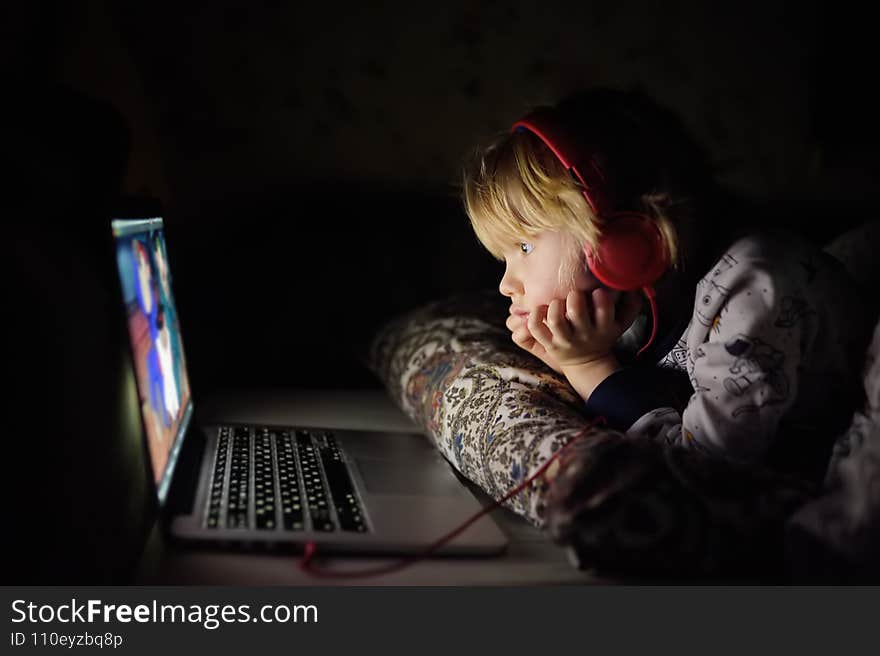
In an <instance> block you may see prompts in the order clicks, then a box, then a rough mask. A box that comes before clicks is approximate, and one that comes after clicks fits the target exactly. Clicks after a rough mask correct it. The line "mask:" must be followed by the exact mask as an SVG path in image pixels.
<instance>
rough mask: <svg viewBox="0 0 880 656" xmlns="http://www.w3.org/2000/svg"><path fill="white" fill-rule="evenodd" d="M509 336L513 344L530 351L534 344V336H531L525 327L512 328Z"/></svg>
mask: <svg viewBox="0 0 880 656" xmlns="http://www.w3.org/2000/svg"><path fill="white" fill-rule="evenodd" d="M510 337H511V339H512V340H513V343H514V344H516V345H517V346H519V347H520V348H524V349H525V350H527V351H530V350H531V349H532V347H533V346H534V345H535V338H534V337H532V335H531V333H530V332H529V330H528V328H525V327H523V328H518V329H517V330H514V331H513V333H512V334H511V336H510Z"/></svg>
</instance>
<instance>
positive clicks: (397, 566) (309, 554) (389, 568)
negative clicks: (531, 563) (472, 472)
mask: <svg viewBox="0 0 880 656" xmlns="http://www.w3.org/2000/svg"><path fill="white" fill-rule="evenodd" d="M596 424H601V425H604V424H605V419H604V418H603V417H600V418H598V419H597V420H595V421H594V422H593V423H592V424H590V425H589V426H587V427H586V428H584V429H583V430H582V431H581V432H580V433H578V434H577V435H575V436H574V437H573V438H572V440H571V441H570V442H568V443H567V444H565V445H564V446H563V447H562V448H561V449H559V451H557V452H556V453H555V454H553V456H552V457H551V458H550V459H549V460H548V461H547V462H545V463H544V464H543V465H541V467H540V468H539V469H538V471H536V472H535V473H534V474H532V475H531V476H530V477H529V478H528V479H526V480H525V481H523V482H522V483H520V484H519V485H517V486H516V487H515V488H514V489H513V490H511V491H510V492H508V493H507V494H506V495H504V497H502V498H501V499H498V500H497V501H495V502H494V503H492V504H491V505H489V506H488V507H486V508H483V509H482V510H481V511H480V512H478V513H476V514H475V515H473V516H472V517H471V518H470V519H467V520H466V521H465V522H464V523H462V524H461V526H459V527H457V528H455V529H453V530H452V531H450V532H449V533H447V534H446V535H444V536H442V537H440V538H439V539H438V540H436V541H435V542H433V543H431V544H430V545H428V546H427V547H426V548H425V549H424V550H423V551H421V552H419V553H416V554H413V555H412V556H406V557H405V558H402V559H401V560H400V561H399V562H396V563H391V564H390V565H384V566H382V567H375V568H373V569H365V570H361V571H354V572H333V571H329V570H320V569H315V566H314V563H313V560H314V558H315V556H316V554H317V552H318V545H316V544H315V543H314V542H313V541H309V542H307V543H306V548H305V552H304V553H303V556H302V559H301V560H300V562H299V567H300V569H301V570H302V571H304V572H306V573H307V574H311V575H312V576H315V577H318V578H327V579H347V578H367V577H370V576H381V575H383V574H390V573H391V572H395V571H398V570H401V569H404V568H405V567H409V566H410V565H413V564H415V563H416V562H418V561H419V560H423V559H425V558H427V557H428V556H429V555H431V554H432V553H433V552H434V551H436V550H437V549H439V548H440V547H442V546H443V545H444V544H446V543H447V542H449V541H450V540H452V539H454V538H455V537H456V536H458V535H459V534H461V533H462V532H464V531H465V530H466V529H467V528H468V527H469V526H470V525H471V524H473V523H474V522H476V521H477V520H478V519H480V518H481V517H483V516H484V515H486V514H488V513H490V512H492V511H493V510H495V509H496V508H498V507H499V506H500V505H501V504H502V503H504V502H505V501H507V500H508V499H510V498H511V497H513V496H514V495H516V494H519V493H520V492H521V491H522V490H524V489H525V488H526V486H528V485H529V484H530V483H531V482H532V481H534V480H535V479H536V478H538V476H540V475H541V474H543V473H544V472H545V471H546V470H547V468H548V467H549V466H550V465H551V464H552V463H553V462H554V461H555V460H557V459H558V458H559V457H560V456H561V455H562V454H563V453H565V451H566V450H567V449H568V448H569V447H570V446H571V445H572V444H574V443H575V442H577V441H578V440H580V439H582V438H583V437H585V435H586V433H587V431H588V430H590V429H591V428H593V427H594V426H595V425H596Z"/></svg>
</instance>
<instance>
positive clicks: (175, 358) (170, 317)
mask: <svg viewBox="0 0 880 656" xmlns="http://www.w3.org/2000/svg"><path fill="white" fill-rule="evenodd" d="M150 243H151V253H152V256H153V263H154V265H155V270H156V271H157V272H158V276H157V278H158V283H159V285H158V291H159V303H160V305H161V307H162V309H163V311H164V313H165V321H164V325H165V330H167V331H168V342H169V344H170V349H171V350H170V358H171V360H170V363H171V364H170V367H169V368H168V369H163V375H166V373H165V372H166V371H170V372H171V374H170V375H172V376H173V377H174V380H173V381H172V382H173V384H174V388H175V389H176V390H177V402H176V403H175V404H174V405H175V407H178V408H179V407H180V405H181V403H182V398H183V395H184V391H185V390H184V385H185V383H186V378H185V376H184V371H185V369H184V361H183V348H181V341H180V332H179V330H178V323H177V311H176V309H175V305H174V298H173V297H172V294H171V271H170V269H169V267H168V255H167V253H166V251H165V240H164V239H163V238H162V233H161V232H158V231H157V232H154V233H152V235H151V236H150ZM175 416H176V415H175Z"/></svg>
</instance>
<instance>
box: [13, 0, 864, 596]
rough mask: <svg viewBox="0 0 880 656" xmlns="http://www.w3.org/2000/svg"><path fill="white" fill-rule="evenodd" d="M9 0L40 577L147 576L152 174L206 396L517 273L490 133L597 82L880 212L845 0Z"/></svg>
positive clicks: (23, 339)
mask: <svg viewBox="0 0 880 656" xmlns="http://www.w3.org/2000/svg"><path fill="white" fill-rule="evenodd" d="M3 14H4V15H3V16H2V19H3V20H2V24H3V27H2V29H3V30H4V34H3V38H2V41H0V42H2V46H0V47H2V49H3V50H2V52H0V59H2V62H3V67H4V76H3V83H2V87H3V89H4V93H3V96H4V101H3V102H4V104H5V105H6V109H7V110H8V118H7V119H5V120H4V121H3V124H4V132H5V144H6V148H5V149H4V152H5V154H6V157H7V165H8V166H7V170H8V171H9V173H7V177H6V191H5V193H4V196H5V197H6V198H7V199H8V200H10V201H11V207H12V209H11V211H9V212H8V214H7V216H6V220H7V223H8V224H9V225H10V226H11V228H12V230H13V240H12V242H11V243H12V249H11V254H12V255H13V258H12V262H13V266H14V269H13V272H12V274H11V275H12V278H11V279H12V280H13V281H14V283H15V284H14V285H13V287H14V292H13V295H12V298H11V301H10V302H9V304H8V306H7V308H8V309H7V313H5V316H6V317H7V325H9V326H10V327H11V328H12V333H13V338H12V339H10V340H9V342H8V346H9V351H10V353H9V355H10V357H9V359H8V361H7V362H8V371H9V372H11V375H12V377H13V378H14V380H15V381H16V382H15V384H14V388H15V391H16V393H15V394H14V396H13V397H12V401H11V403H10V416H12V418H13V421H12V422H11V426H12V430H13V433H14V435H15V436H16V437H15V440H14V442H13V444H12V451H11V456H10V462H13V463H15V462H16V459H19V460H22V461H23V464H21V465H18V464H14V465H13V467H14V470H15V472H14V473H15V474H16V475H15V476H13V477H12V480H13V482H14V486H15V488H14V489H15V490H18V491H19V492H21V491H24V492H26V493H27V495H30V496H29V497H27V498H29V499H31V501H32V503H31V504H29V505H28V509H27V510H22V511H17V510H14V512H13V516H14V519H15V522H13V526H17V524H16V522H20V526H21V527H22V528H21V530H16V531H11V532H10V533H8V534H7V535H10V536H16V537H13V538H12V539H13V541H14V546H15V547H16V549H14V551H16V553H17V554H18V558H19V560H17V561H16V560H13V561H11V562H12V563H13V565H14V566H13V568H12V578H13V579H14V581H18V582H24V583H37V582H57V583H61V582H95V583H100V582H119V581H125V580H126V576H127V573H128V571H129V568H130V566H131V563H132V561H133V558H135V557H136V555H137V548H138V545H139V544H140V541H141V539H142V531H143V526H142V525H141V524H139V523H137V522H134V524H136V525H133V523H132V522H131V520H130V518H131V517H132V516H137V515H138V514H139V513H140V512H141V510H142V508H143V506H144V504H148V501H145V499H146V498H148V495H146V492H145V490H146V488H145V483H144V482H143V480H142V478H143V477H142V476H140V474H141V468H142V466H143V462H142V455H141V454H140V453H139V451H138V448H139V444H138V438H137V437H136V436H135V435H136V431H137V429H136V425H135V426H132V425H131V423H130V419H131V413H130V412H129V411H130V410H131V408H130V406H127V405H126V403H127V402H128V401H126V399H130V394H131V390H130V389H128V388H125V386H124V385H123V384H122V383H120V378H119V377H120V376H121V375H122V374H120V373H119V372H120V371H123V370H124V368H125V360H124V358H125V351H124V344H122V343H121V342H120V341H119V330H118V329H119V322H118V315H117V314H116V311H117V306H116V298H115V296H114V293H115V289H114V288H113V287H112V285H110V278H109V274H110V273H112V268H111V265H112V264H113V262H112V260H110V259H108V258H109V257H110V256H109V254H108V252H107V250H106V247H107V245H108V244H107V241H106V238H107V235H106V227H107V224H106V219H107V217H108V215H109V213H111V212H113V211H114V209H116V208H118V207H120V203H121V201H120V200H119V198H120V196H122V195H125V196H127V197H129V199H130V198H131V197H132V196H139V197H142V196H149V197H151V198H153V199H154V200H155V201H156V202H158V203H159V204H160V206H161V208H162V211H163V212H164V215H165V217H166V223H167V235H168V239H169V252H170V257H171V260H172V268H173V271H174V274H175V280H174V282H175V293H176V297H177V302H178V305H179V310H180V316H181V319H182V322H183V327H184V328H183V329H184V333H185V345H186V351H187V357H188V363H189V366H190V372H191V377H192V383H193V387H194V390H195V393H196V398H198V396H199V395H200V394H206V393H209V392H211V391H212V390H215V389H219V388H223V387H230V386H266V385H268V386H274V387H304V386H306V387H343V388H344V387H375V386H378V385H379V384H380V383H379V381H378V380H376V379H375V378H374V377H373V376H372V374H370V372H369V371H367V370H366V368H365V367H364V366H363V365H362V364H361V363H360V362H359V361H358V358H357V355H358V353H359V352H361V351H362V349H363V346H364V345H365V344H366V343H367V342H368V340H369V336H370V335H371V334H372V332H373V331H374V330H375V328H376V327H377V326H378V325H380V324H381V323H382V322H383V321H385V320H387V319H389V318H391V317H392V316H393V315H395V314H396V313H398V312H401V311H404V310H406V309H408V308H411V307H415V306H416V305H418V304H419V303H422V302H425V301H427V300H432V299H435V298H438V297H440V296H443V295H446V294H449V293H453V292H458V291H464V290H469V289H477V288H484V287H493V286H495V285H496V284H497V281H498V278H499V277H500V273H501V266H500V265H499V264H498V263H496V262H494V261H493V260H492V259H491V257H490V256H489V255H488V254H487V253H485V252H484V251H483V250H482V248H481V247H480V245H479V244H478V243H477V241H476V240H475V238H474V237H473V235H472V233H471V231H470V228H469V225H468V222H467V219H466V217H465V215H464V213H463V211H462V209H461V202H460V199H459V197H458V192H457V184H458V181H459V170H460V166H461V162H462V160H463V158H464V156H465V155H466V153H467V152H468V150H469V149H470V148H472V147H473V146H474V145H475V144H476V143H477V142H479V141H480V140H483V139H485V138H486V137H488V136H490V135H491V134H493V133H495V132H497V131H500V130H505V129H506V128H507V126H508V125H510V123H511V122H512V121H513V120H514V119H516V118H517V117H518V116H519V115H520V114H522V113H523V112H524V111H525V110H527V109H528V108H529V107H531V106H532V105H534V104H537V103H540V102H552V101H553V100H555V99H557V98H559V97H561V96H562V95H564V94H565V93H566V92H568V91H570V90H573V89H576V88H579V87H583V86H592V85H611V86H618V87H623V88H639V89H642V90H644V91H646V92H647V93H648V94H650V95H651V96H652V97H654V98H655V99H656V100H658V101H659V102H661V103H662V104H664V105H666V106H667V107H669V108H670V109H672V110H673V111H674V112H676V113H677V114H678V115H679V116H680V117H681V119H682V121H683V122H684V123H685V125H686V126H687V128H688V129H689V130H690V131H691V133H692V134H693V135H694V136H695V138H697V139H698V140H699V141H700V143H702V144H703V146H704V147H705V148H706V150H707V151H708V152H709V153H710V155H711V157H712V162H713V166H714V168H715V169H716V171H717V175H718V178H719V179H720V180H721V181H722V182H723V183H725V184H726V185H727V186H729V187H730V188H731V189H733V190H735V191H737V192H738V193H740V194H742V195H743V196H745V197H747V198H748V199H751V200H752V201H754V202H756V203H758V204H760V206H761V207H762V208H764V209H765V210H768V212H767V216H769V217H771V218H770V219H769V220H777V221H779V222H781V223H786V224H788V225H793V226H795V227H797V228H798V229H801V230H803V231H804V232H805V233H806V234H808V235H809V236H810V237H811V238H813V239H815V240H816V241H817V242H818V243H824V242H826V241H827V240H829V239H831V238H832V237H833V236H835V235H836V234H838V233H840V232H842V231H844V230H845V229H847V228H849V227H852V226H855V225H857V224H859V223H861V222H863V221H865V220H868V219H875V218H876V217H877V214H876V207H877V187H878V185H877V182H878V178H880V166H878V162H877V157H876V152H877V144H878V129H877V125H876V121H875V117H876V116H877V115H878V109H880V107H878V101H877V99H876V98H877V96H876V94H875V93H874V92H873V90H872V88H871V87H872V85H873V84H874V82H875V81H876V71H875V66H874V64H875V62H876V56H875V55H874V53H873V52H871V49H872V47H873V43H874V42H873V40H872V39H873V34H872V24H871V23H870V21H868V20H867V17H866V16H861V15H858V14H854V13H853V12H852V7H846V8H844V6H843V5H842V4H840V3H831V2H828V3H824V2H816V1H812V2H798V3H793V2H781V1H779V0H773V1H768V2H760V3H757V2H756V3H734V4H730V3H706V2H697V1H693V2H684V1H680V0H677V1H670V2H649V1H647V0H626V1H620V2H608V1H605V2H594V1H586V0H585V1H582V2H576V3H562V2H541V3H534V2H525V1H523V2H469V1H465V0H460V1H453V2H445V3H420V2H399V3H382V2H356V3H355V2H343V3H340V2H333V3H298V2H289V3H287V2H280V1H275V2H229V1H218V2H212V3H199V4H188V3H170V2H149V3H148V2H132V3H129V2H120V3H116V2H102V1H99V0H93V1H86V2H75V3H68V2H60V1H58V2H25V1H22V0H18V1H15V0H14V1H12V2H9V3H5V5H4V8H3ZM128 202H130V200H129V201H128ZM710 219H711V217H710ZM108 345H111V347H110V348H108ZM120 390H122V391H120ZM126 390H127V391H126ZM126 394H128V396H126ZM120 399H122V400H120ZM107 407H113V408H114V409H115V410H113V411H111V412H105V411H104V408H107ZM59 427H60V428H59ZM119 435H128V436H135V437H129V438H127V439H125V440H122V439H120V438H119ZM108 499H110V501H108ZM47 508H48V509H50V510H48V511H47V510H46V509H47ZM47 512H48V516H49V517H50V519H49V520H48V521H47V520H46V519H45V518H46V513H47ZM19 515H21V517H20V518H19ZM17 535H24V536H25V537H24V538H23V539H19V538H18V537H17Z"/></svg>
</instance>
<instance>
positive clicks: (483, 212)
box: [462, 90, 708, 282]
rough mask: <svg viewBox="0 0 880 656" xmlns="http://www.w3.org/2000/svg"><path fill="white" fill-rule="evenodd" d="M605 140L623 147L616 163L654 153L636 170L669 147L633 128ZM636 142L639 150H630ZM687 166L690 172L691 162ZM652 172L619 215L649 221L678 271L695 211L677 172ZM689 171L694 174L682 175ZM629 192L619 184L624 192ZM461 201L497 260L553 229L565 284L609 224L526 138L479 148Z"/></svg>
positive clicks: (599, 96) (511, 136) (548, 154)
mask: <svg viewBox="0 0 880 656" xmlns="http://www.w3.org/2000/svg"><path fill="white" fill-rule="evenodd" d="M586 93H587V96H590V94H592V96H593V97H594V99H595V100H596V101H597V102H599V103H603V102H607V100H608V98H609V97H612V98H613V100H614V102H615V103H618V104H619V103H620V102H621V99H624V100H626V101H627V102H628V103H633V102H644V100H643V99H638V100H635V98H634V95H633V94H632V92H630V93H625V92H617V91H611V90H594V91H591V92H586ZM609 94H610V96H609ZM585 100H586V101H588V102H589V98H584V99H580V98H579V102H584V101H585ZM604 109H605V110H606V111H607V109H608V108H607V107H606V108H604ZM628 109H629V108H628ZM608 116H611V115H610V114H608ZM617 125H618V126H619V124H617ZM630 125H631V124H630ZM608 130H609V131H614V130H615V124H614V122H613V121H611V122H609V126H608ZM605 136H607V143H608V144H609V146H608V147H609V149H614V148H615V146H618V147H619V148H617V150H619V151H620V152H617V153H610V155H611V158H612V160H613V159H614V158H615V157H616V158H617V159H618V160H621V159H626V157H627V155H629V154H631V153H638V152H640V149H643V150H642V152H645V151H648V152H651V155H652V156H648V157H641V158H640V159H639V160H637V162H634V163H631V165H632V166H636V167H637V166H638V165H639V164H641V163H643V162H644V161H646V160H647V161H651V162H656V161H657V160H658V159H659V157H663V156H665V155H667V153H664V152H659V153H658V152H656V150H658V148H660V147H662V145H667V144H665V143H664V142H663V141H662V140H658V138H657V137H658V135H654V134H649V135H639V134H637V133H635V132H634V131H633V130H632V129H631V128H630V129H629V130H627V129H626V128H625V127H624V128H620V127H618V128H617V134H608V135H605ZM640 136H643V137H644V140H643V141H642V142H641V143H639V142H638V140H639V138H640ZM634 140H635V141H636V143H632V142H633V141H634ZM622 144H626V145H623V146H622ZM661 144H662V145H661ZM658 156H659V157H658ZM677 156H678V157H680V156H681V153H680V152H676V153H669V158H670V160H674V159H675V157H677ZM627 164H628V163H626V162H624V163H623V165H618V167H617V169H616V170H617V171H618V172H620V171H626V169H625V168H624V167H625V166H626V165H627ZM690 166H691V167H693V163H690ZM650 168H651V169H652V170H650V171H647V172H646V171H641V172H640V173H639V175H636V176H634V179H636V180H638V183H636V187H638V186H639V185H640V184H641V185H642V186H644V185H645V181H646V180H650V182H648V183H647V184H648V185H650V186H649V187H648V188H641V189H636V190H634V191H633V192H632V193H630V194H629V197H623V198H620V199H618V207H617V209H618V210H627V211H637V212H640V213H643V214H646V215H648V216H650V217H652V218H653V219H654V221H655V222H656V224H657V227H658V228H659V230H660V232H661V234H662V235H663V240H664V244H665V247H666V250H667V255H668V258H669V262H670V263H671V265H672V266H673V267H675V268H678V267H680V266H681V265H682V262H683V256H684V255H685V254H686V252H687V243H683V242H690V235H691V232H692V230H691V226H690V220H691V214H692V212H691V211H690V209H691V208H690V204H689V202H688V198H687V197H685V196H684V195H682V196H680V197H675V196H676V192H677V191H678V188H679V187H681V186H682V185H681V182H682V176H681V175H677V174H676V173H680V171H678V172H677V171H675V170H673V169H672V168H669V167H666V166H652V167H650ZM707 168H708V166H707ZM686 170H687V171H689V170H690V168H688V167H682V168H681V171H686ZM701 182H702V183H705V181H704V180H701ZM626 186H627V185H626V184H622V185H620V187H621V188H626ZM630 186H631V185H630ZM462 195H463V201H464V205H465V211H466V212H467V215H468V217H469V218H470V221H471V225H472V226H473V229H474V232H475V233H476V236H477V238H478V239H479V240H480V242H481V243H482V244H483V246H484V247H485V248H486V249H487V250H488V251H489V252H490V253H491V254H492V255H493V256H494V257H495V258H496V259H498V260H503V259H504V257H503V251H505V250H508V249H509V248H510V246H511V244H515V243H516V242H518V241H528V239H529V238H531V237H534V236H535V235H536V234H537V233H539V232H542V231H545V230H549V231H555V232H559V233H560V234H561V235H563V237H564V239H565V244H566V257H565V258H564V261H563V262H561V263H560V282H566V281H569V282H570V281H573V279H574V276H575V274H576V272H577V270H578V268H582V267H583V266H584V264H585V257H584V251H583V249H584V246H585V245H588V246H589V247H590V248H592V249H595V248H596V246H597V244H598V242H599V238H600V237H601V234H602V228H603V225H604V224H605V221H606V220H607V217H598V216H596V215H595V213H594V212H593V211H592V209H591V207H590V205H589V204H588V203H587V200H586V199H585V198H584V195H583V191H582V187H581V185H580V182H579V181H578V180H576V179H575V178H574V176H573V175H572V174H571V173H570V172H569V171H568V170H566V169H565V167H564V166H563V165H562V163H561V162H560V161H559V160H558V159H557V158H556V156H555V155H554V154H553V152H552V151H551V150H550V149H549V148H548V147H547V146H546V145H545V144H544V143H543V142H542V141H541V139H540V138H538V137H537V136H535V135H534V134H532V133H531V132H528V131H517V132H512V133H504V134H500V135H498V136H496V137H495V138H494V139H493V140H492V141H491V142H490V143H489V144H488V145H486V146H484V147H482V148H478V149H477V150H476V151H475V152H474V153H473V155H472V157H471V158H470V159H469V160H468V162H467V163H466V165H465V168H464V176H463V194H462Z"/></svg>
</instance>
